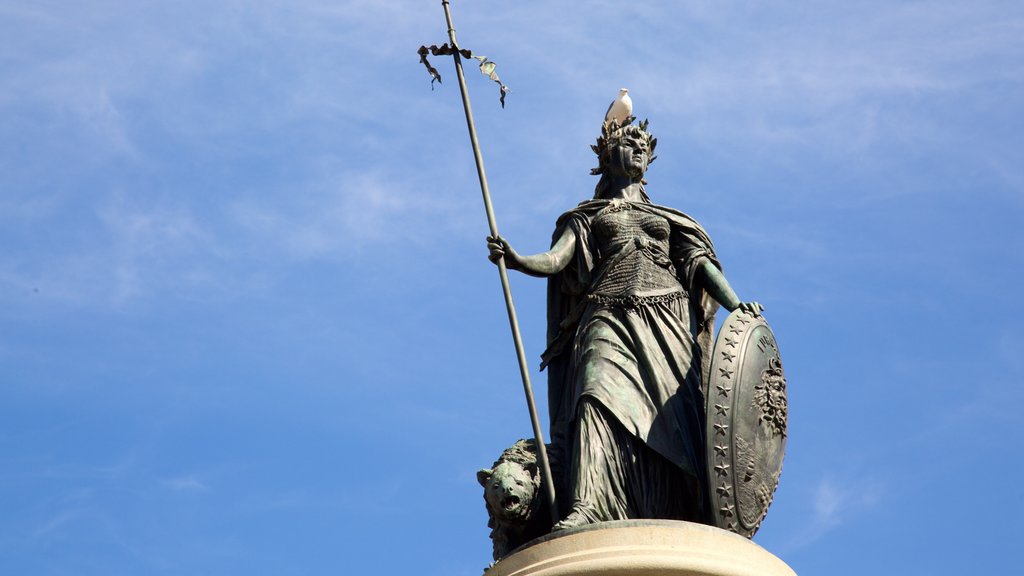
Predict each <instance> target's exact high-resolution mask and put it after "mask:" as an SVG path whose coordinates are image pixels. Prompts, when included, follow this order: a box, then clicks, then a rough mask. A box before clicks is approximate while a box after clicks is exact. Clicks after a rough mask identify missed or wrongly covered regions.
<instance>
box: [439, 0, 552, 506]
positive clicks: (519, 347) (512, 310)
mask: <svg viewBox="0 0 1024 576" xmlns="http://www.w3.org/2000/svg"><path fill="white" fill-rule="evenodd" d="M441 5H442V6H443V7H444V18H445V21H446V22H447V24H448V39H449V40H450V41H451V43H452V48H453V50H452V56H453V57H454V58H455V72H456V74H457V75H458V77H459V90H460V91H461V92H462V107H463V108H464V109H465V111H466V125H467V126H468V127H469V141H470V143H472V145H473V158H474V159H475V160H476V171H477V174H478V175H479V177H480V192H481V193H483V197H484V209H485V210H486V211H487V224H488V226H490V229H491V236H492V237H495V238H497V237H498V222H497V221H496V220H495V219H494V208H493V207H492V206H491V193H490V190H489V188H488V187H487V173H486V171H485V170H484V158H483V156H482V155H481V154H480V142H479V141H478V140H477V137H476V124H475V123H474V122H473V109H472V107H470V105H469V91H468V90H466V77H465V76H464V75H463V73H462V58H461V57H460V56H459V44H458V42H457V41H456V40H455V26H454V25H452V12H451V9H450V8H449V6H448V0H441ZM502 89H503V92H502V97H503V98H504V87H503V88H502ZM498 274H499V275H500V276H501V288H502V291H503V292H504V293H505V308H506V310H507V311H508V323H509V326H510V327H511V328H512V340H513V341H514V342H515V347H516V357H517V358H518V360H519V374H520V376H522V379H523V392H524V393H525V394H526V406H527V408H529V410H530V422H531V423H532V424H533V437H534V441H535V443H536V445H537V460H538V461H539V463H540V471H541V484H542V485H543V486H544V491H545V493H546V495H547V500H548V504H549V505H550V507H551V521H552V522H558V520H559V514H558V505H557V504H556V503H555V484H554V478H552V476H551V464H550V463H549V462H548V451H547V449H546V448H545V446H544V432H543V431H542V429H541V426H540V419H539V418H538V417H537V405H536V403H535V402H534V400H533V386H532V385H531V384H530V370H529V368H528V366H527V364H526V352H525V351H524V350H523V340H522V338H521V337H520V335H519V320H518V319H517V318H516V307H515V304H513V303H512V288H511V286H510V285H509V282H508V269H507V268H506V267H505V260H504V259H498Z"/></svg>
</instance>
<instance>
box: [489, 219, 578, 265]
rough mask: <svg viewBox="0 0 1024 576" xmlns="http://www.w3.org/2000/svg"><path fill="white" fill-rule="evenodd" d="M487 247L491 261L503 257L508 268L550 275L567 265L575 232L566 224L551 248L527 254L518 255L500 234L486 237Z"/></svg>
mask: <svg viewBox="0 0 1024 576" xmlns="http://www.w3.org/2000/svg"><path fill="white" fill-rule="evenodd" d="M487 248H488V249H489V250H490V252H491V253H490V255H489V256H488V258H489V259H490V261H491V262H494V263H497V262H498V259H499V258H504V259H505V265H506V266H508V267H509V269H510V270H519V271H520V272H523V273H524V274H529V275H530V276H539V277H545V276H551V275H552V274H557V273H558V272H561V271H562V270H563V269H564V268H565V267H566V266H568V265H569V261H570V260H571V259H572V255H573V252H574V251H575V249H576V233H575V232H573V231H572V229H571V228H569V227H568V226H566V228H565V231H564V232H562V235H561V236H560V237H559V238H558V241H557V242H555V245H554V246H552V247H551V250H548V251H547V252H541V253H540V254H531V255H529V256H523V255H520V254H519V253H518V252H516V251H515V250H513V249H512V246H510V245H509V243H508V241H507V240H505V239H504V238H502V237H501V236H498V237H497V238H494V237H488V238H487Z"/></svg>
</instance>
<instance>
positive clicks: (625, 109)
mask: <svg viewBox="0 0 1024 576" xmlns="http://www.w3.org/2000/svg"><path fill="white" fill-rule="evenodd" d="M632 114H633V101H632V100H631V99H630V98H629V90H627V89H626V88H621V89H620V90H619V95H618V96H617V97H616V98H615V100H612V103H611V104H609V105H608V112H606V113H605V115H604V121H605V122H611V121H612V120H614V121H615V122H616V123H617V124H622V123H623V122H625V120H626V118H629V117H630V116H631V115H632Z"/></svg>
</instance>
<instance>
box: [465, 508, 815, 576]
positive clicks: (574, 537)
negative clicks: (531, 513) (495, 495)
mask: <svg viewBox="0 0 1024 576" xmlns="http://www.w3.org/2000/svg"><path fill="white" fill-rule="evenodd" d="M584 575H586V576H593V575H603V576H796V573H795V572H793V570H792V569H791V568H790V567H789V566H787V565H786V563H785V562H783V561H782V560H779V559H778V558H776V557H775V556H774V555H772V554H771V553H770V552H768V551H767V550H765V549H764V548H761V547H760V546H758V545H757V544H754V543H753V542H751V541H750V540H747V539H746V538H744V537H742V536H739V535H737V534H733V533H732V532H727V531H725V530H721V529H719V528H714V527H711V526H704V525H702V524H693V523H691V522H675V521H669V520H627V521H622V522H605V523H601V524H594V525H591V526H584V527H581V528H576V529H572V530H566V531H562V532H556V533H554V534H549V535H547V536H544V537H543V538H538V539H537V540H534V541H533V542H530V543H529V544H527V545H526V546H523V547H522V548H520V549H519V550H516V551H515V552H513V553H512V554H509V555H508V556H506V557H505V558H503V559H502V560H501V561H500V562H498V563H497V564H495V565H494V566H493V567H491V568H490V569H489V570H487V572H486V573H485V576H584Z"/></svg>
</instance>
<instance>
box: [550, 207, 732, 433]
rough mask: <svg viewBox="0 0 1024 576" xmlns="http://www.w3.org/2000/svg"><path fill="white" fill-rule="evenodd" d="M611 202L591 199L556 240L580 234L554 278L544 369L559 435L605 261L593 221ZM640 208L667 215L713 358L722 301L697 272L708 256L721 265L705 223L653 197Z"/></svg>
mask: <svg viewBox="0 0 1024 576" xmlns="http://www.w3.org/2000/svg"><path fill="white" fill-rule="evenodd" d="M610 203H611V201H609V200H588V201H585V202H582V203H580V205H579V206H577V207H576V208H574V209H572V210H569V211H568V212H566V213H564V214H562V215H561V216H560V217H559V218H558V221H557V223H556V225H555V232H554V236H553V239H552V244H554V243H555V242H557V241H558V240H559V239H560V238H561V237H562V234H564V233H565V230H566V229H570V230H572V231H573V233H574V234H575V236H576V246H575V250H574V251H573V257H572V260H571V261H570V262H569V265H568V266H566V268H565V269H564V270H562V271H561V272H559V273H558V274H555V275H553V276H551V277H550V278H549V279H548V322H547V326H548V329H547V350H545V352H544V354H543V356H542V363H541V368H542V369H543V368H547V369H548V387H549V390H548V393H549V404H550V405H549V410H550V412H551V425H552V432H551V433H552V436H553V438H554V437H556V436H558V432H557V431H556V430H555V427H556V423H560V424H562V425H565V424H567V419H568V417H569V413H571V412H572V406H571V403H572V399H571V398H568V397H566V393H567V392H568V389H570V388H571V386H568V385H567V383H566V382H565V379H566V378H567V377H569V376H570V374H571V367H570V366H569V362H570V359H571V356H572V355H571V353H569V351H570V350H571V343H572V341H573V340H574V339H575V336H576V329H577V326H578V322H579V319H580V316H581V314H582V311H583V308H584V306H585V302H586V296H587V293H588V292H589V290H590V287H591V283H592V274H593V272H594V269H595V267H596V266H597V265H598V264H599V263H600V257H601V255H600V254H599V249H598V247H597V245H596V244H595V242H594V239H593V237H592V234H591V226H590V224H591V221H592V220H593V218H594V217H595V216H596V215H597V214H598V213H599V212H600V211H601V210H603V209H604V208H606V207H607V206H608V205H609V204H610ZM630 206H631V208H632V209H634V210H642V211H645V212H648V213H650V214H655V215H657V216H661V217H662V218H665V220H667V221H668V223H669V226H670V228H671V235H670V237H669V242H670V257H671V259H672V263H673V265H674V266H675V269H676V274H677V276H678V277H679V281H680V283H682V285H683V287H684V288H685V289H686V291H687V293H688V295H689V303H690V318H691V326H692V330H693V332H694V333H693V337H694V339H695V340H696V342H697V343H698V345H699V347H700V349H701V353H702V354H701V356H703V357H704V358H710V352H711V346H712V335H713V334H712V333H713V331H714V322H715V311H716V310H717V308H718V303H717V302H715V301H714V299H713V298H711V297H710V295H708V294H706V293H705V292H704V290H703V288H702V287H701V286H700V285H699V284H698V283H697V282H696V271H697V269H698V268H699V265H700V264H701V262H702V261H703V260H704V259H705V258H706V259H708V260H709V261H711V262H712V263H713V264H714V265H715V266H717V267H718V268H721V265H720V264H719V262H718V259H717V258H716V257H715V250H714V246H713V245H712V243H711V238H710V237H708V235H707V232H705V231H704V228H703V227H701V225H700V224H698V223H697V221H696V220H694V219H693V218H691V217H689V216H687V215H686V214H684V213H682V212H680V211H678V210H674V209H672V208H668V207H665V206H659V205H657V204H651V203H648V202H630ZM709 365H710V362H702V365H701V369H702V370H701V371H702V378H701V382H702V387H703V386H704V385H705V383H706V382H707V373H706V372H707V370H708V367H709Z"/></svg>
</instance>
